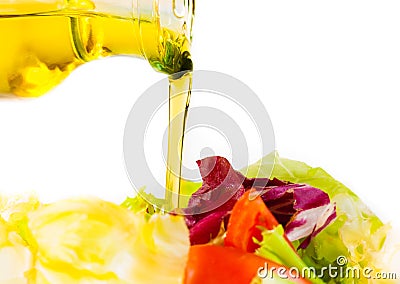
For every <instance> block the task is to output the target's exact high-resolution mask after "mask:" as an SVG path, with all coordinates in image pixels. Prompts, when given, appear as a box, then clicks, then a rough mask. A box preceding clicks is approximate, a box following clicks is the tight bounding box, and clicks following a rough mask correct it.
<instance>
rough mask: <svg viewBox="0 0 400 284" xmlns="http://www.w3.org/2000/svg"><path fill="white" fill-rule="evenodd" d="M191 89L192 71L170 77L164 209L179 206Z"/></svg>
mask: <svg viewBox="0 0 400 284" xmlns="http://www.w3.org/2000/svg"><path fill="white" fill-rule="evenodd" d="M191 90H192V73H191V72H186V73H184V74H183V75H182V74H180V76H179V78H176V77H170V84H169V124H168V157H167V174H166V195H165V199H166V201H167V204H166V209H167V210H172V209H174V208H180V207H181V206H182V205H183V204H182V202H181V200H180V194H181V186H182V181H183V179H182V160H183V140H184V137H185V127H186V117H187V114H188V111H189V103H190V96H191Z"/></svg>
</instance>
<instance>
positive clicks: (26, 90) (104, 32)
mask: <svg viewBox="0 0 400 284" xmlns="http://www.w3.org/2000/svg"><path fill="white" fill-rule="evenodd" d="M54 1H55V2H57V1H56V0H54ZM54 1H53V2H52V3H53V4H52V5H51V6H50V7H48V6H49V5H50V4H48V3H50V2H51V1H44V2H41V1H34V0H30V1H28V0H25V1H23V0H22V1H17V3H14V2H13V3H12V4H9V6H10V7H8V6H7V4H2V3H0V39H1V43H0V94H3V95H5V94H14V95H17V96H21V97H37V96H40V95H43V94H44V93H46V92H47V91H49V90H50V89H52V88H53V87H54V86H56V85H58V84H59V83H60V82H61V81H62V80H63V79H64V78H65V77H66V76H68V74H70V72H71V71H72V70H74V69H75V68H76V67H77V66H79V65H81V64H83V63H85V62H87V61H91V60H94V59H97V58H101V57H105V56H109V55H131V56H139V57H145V58H147V60H148V61H149V62H150V64H151V65H152V66H153V67H154V68H156V69H158V70H159V71H163V72H166V73H175V72H178V71H181V70H185V69H190V68H191V61H190V54H189V52H188V45H189V43H188V41H187V39H186V38H185V37H184V36H182V35H180V34H176V33H174V32H173V31H171V30H168V29H165V28H160V26H159V24H158V23H157V20H154V19H152V20H151V21H150V20H148V21H147V20H146V19H143V18H142V19H140V21H139V20H138V19H135V18H124V17H117V16H112V15H107V14H100V13H95V12H90V11H93V10H91V9H93V8H94V7H92V6H91V2H88V1H86V2H84V1H82V2H76V3H74V2H73V1H69V2H68V6H67V8H62V9H57V7H58V6H60V5H61V4H60V5H58V6H57V5H56V4H57V3H54ZM18 2H19V4H18ZM61 2H64V1H61ZM53 6H54V7H53ZM41 11H44V12H41ZM86 11H89V12H86Z"/></svg>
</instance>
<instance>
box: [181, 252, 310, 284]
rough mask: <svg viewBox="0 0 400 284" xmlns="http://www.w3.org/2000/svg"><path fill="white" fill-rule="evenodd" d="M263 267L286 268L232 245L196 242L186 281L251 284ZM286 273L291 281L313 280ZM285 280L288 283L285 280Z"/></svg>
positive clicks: (189, 282) (303, 281) (185, 283)
mask: <svg viewBox="0 0 400 284" xmlns="http://www.w3.org/2000/svg"><path fill="white" fill-rule="evenodd" d="M260 268H263V269H265V268H267V269H268V271H278V269H279V268H281V269H282V268H284V267H282V266H281V265H278V264H276V263H274V262H271V261H268V260H266V259H264V258H262V257H259V256H257V255H255V254H252V253H246V252H242V251H240V250H239V249H236V248H232V247H223V246H216V245H195V246H192V247H190V251H189V258H188V262H187V266H186V270H185V277H184V282H183V283H184V284H205V283H207V284H225V283H226V284H250V283H251V281H252V280H253V279H254V278H255V277H256V276H257V273H258V271H259V270H260ZM284 269H285V271H286V272H287V271H289V270H288V269H286V268H284ZM271 273H272V272H271ZM285 275H286V276H287V278H288V279H290V280H287V281H288V283H310V282H308V281H307V280H304V279H301V278H297V277H296V278H295V279H293V278H290V275H289V274H288V273H285ZM276 277H278V276H275V278H276ZM285 280H286V279H285ZM267 281H269V280H267ZM281 282H284V283H285V281H284V280H283V281H281ZM281 282H279V283H281Z"/></svg>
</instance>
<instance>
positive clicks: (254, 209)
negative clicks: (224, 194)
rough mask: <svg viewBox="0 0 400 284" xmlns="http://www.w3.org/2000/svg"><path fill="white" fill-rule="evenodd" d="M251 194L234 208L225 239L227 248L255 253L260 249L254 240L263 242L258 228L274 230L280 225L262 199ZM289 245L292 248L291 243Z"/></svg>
mask: <svg viewBox="0 0 400 284" xmlns="http://www.w3.org/2000/svg"><path fill="white" fill-rule="evenodd" d="M250 194H251V191H247V192H246V193H244V194H243V196H242V197H241V198H240V199H239V200H238V201H237V202H236V204H235V206H234V207H233V209H232V213H231V216H230V218H229V223H228V229H227V233H226V238H225V245H226V246H231V247H235V248H238V249H241V250H242V251H246V252H254V251H255V250H256V249H257V248H258V247H259V246H258V245H257V244H256V243H254V241H253V238H256V239H257V240H259V241H261V240H262V234H261V230H260V229H259V228H258V227H260V226H261V227H264V228H266V229H268V230H272V229H274V228H275V227H277V226H278V225H279V223H278V221H277V220H276V219H275V217H274V215H272V213H271V211H269V209H268V208H267V206H266V205H265V203H264V201H263V200H262V199H261V197H260V196H257V197H256V198H250V196H249V195H250ZM288 243H289V244H290V246H292V244H291V243H290V242H289V241H288Z"/></svg>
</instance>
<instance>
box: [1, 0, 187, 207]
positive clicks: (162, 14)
mask: <svg viewBox="0 0 400 284" xmlns="http://www.w3.org/2000/svg"><path fill="white" fill-rule="evenodd" d="M193 17H194V0H159V1H152V0H105V1H104V0H103V1H98V0H93V1H88V0H82V1H79V0H53V1H39V0H25V1H12V0H0V38H1V39H2V44H1V45H0V96H1V97H12V96H14V97H15V96H16V97H39V96H41V95H43V94H45V93H46V92H48V91H50V90H51V89H52V88H53V87H55V86H56V85H58V84H59V83H60V82H62V80H63V79H65V78H66V77H67V76H68V75H69V74H70V73H71V72H72V71H73V70H74V69H75V68H76V67H78V66H79V65H82V64H84V63H86V62H89V61H92V60H95V59H98V58H102V57H106V56H112V55H127V56H134V57H139V58H143V59H146V60H147V61H148V62H149V63H150V65H151V66H152V67H153V68H154V69H155V70H157V71H161V72H164V73H167V74H174V73H177V72H182V71H190V70H192V61H191V58H190V52H189V51H190V43H191V29H192V22H193ZM180 74H181V75H179V77H177V76H171V77H170V88H169V96H170V101H169V122H170V123H169V129H168V158H167V174H166V196H165V198H166V204H167V205H166V207H168V208H167V209H172V208H177V207H179V192H180V183H181V167H182V147H183V134H184V132H185V131H184V128H185V119H186V113H187V111H188V106H189V100H190V87H191V73H190V72H187V73H185V74H183V73H180ZM182 74H183V75H182ZM177 93H179V94H180V95H179V96H176V99H173V98H172V97H173V96H174V94H177ZM181 113H184V115H180V114H181ZM173 120H175V123H174V124H172V123H171V122H172V121H173ZM176 120H178V122H177V121H176ZM172 125H174V126H172Z"/></svg>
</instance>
